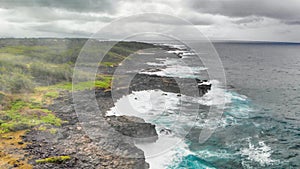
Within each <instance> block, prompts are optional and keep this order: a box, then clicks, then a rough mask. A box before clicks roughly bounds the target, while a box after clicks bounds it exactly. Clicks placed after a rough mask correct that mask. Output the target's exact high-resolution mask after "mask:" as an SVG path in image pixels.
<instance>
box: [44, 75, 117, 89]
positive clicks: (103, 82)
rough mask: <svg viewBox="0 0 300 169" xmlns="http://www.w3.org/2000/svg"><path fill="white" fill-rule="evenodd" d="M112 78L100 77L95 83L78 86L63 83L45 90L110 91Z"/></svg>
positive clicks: (82, 83)
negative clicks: (98, 89) (95, 89)
mask: <svg viewBox="0 0 300 169" xmlns="http://www.w3.org/2000/svg"><path fill="white" fill-rule="evenodd" d="M111 80H112V76H100V77H99V78H98V80H95V81H84V82H79V83H76V84H72V83H71V82H63V83H59V84H56V85H52V86H47V87H44V88H48V89H52V90H53V89H54V90H59V89H60V90H67V91H72V90H74V91H83V90H89V89H94V88H101V89H109V88H110V87H111Z"/></svg>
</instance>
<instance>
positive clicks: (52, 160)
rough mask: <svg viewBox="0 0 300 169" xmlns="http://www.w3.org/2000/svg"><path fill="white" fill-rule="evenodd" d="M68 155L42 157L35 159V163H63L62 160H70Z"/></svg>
mask: <svg viewBox="0 0 300 169" xmlns="http://www.w3.org/2000/svg"><path fill="white" fill-rule="evenodd" d="M70 159H71V157H70V156H54V157H48V158H44V159H39V160H35V162H36V163H63V162H64V161H67V160H70Z"/></svg>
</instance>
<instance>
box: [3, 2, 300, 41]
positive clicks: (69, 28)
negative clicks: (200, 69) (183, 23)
mask: <svg viewBox="0 0 300 169" xmlns="http://www.w3.org/2000/svg"><path fill="white" fill-rule="evenodd" d="M146 12H155V13H162V14H168V15H172V16H176V17H179V18H183V19H185V20H187V21H189V22H191V23H192V24H193V25H194V26H195V27H197V28H198V29H199V30H200V31H201V32H202V33H203V34H204V35H205V36H207V37H208V38H210V39H213V40H214V39H217V40H262V41H293V42H300V0H147V1H146V0H48V1H47V0H0V24H1V26H0V37H89V36H91V35H92V34H93V33H95V32H97V31H98V30H99V29H100V28H101V27H103V26H105V25H107V24H109V23H110V22H112V21H114V20H116V19H119V18H122V17H126V16H131V15H135V14H141V13H146ZM146 20H147V21H146V22H155V23H156V24H157V23H159V24H165V25H168V24H173V25H174V23H171V22H170V21H166V20H163V19H160V18H151V19H149V18H148V19H146ZM175 25H176V23H175Z"/></svg>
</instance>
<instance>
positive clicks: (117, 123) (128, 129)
mask: <svg viewBox="0 0 300 169" xmlns="http://www.w3.org/2000/svg"><path fill="white" fill-rule="evenodd" d="M107 122H108V123H109V124H110V125H111V126H112V127H113V128H115V130H116V131H118V132H120V133H122V134H123V135H125V136H129V137H133V138H139V140H140V141H155V140H157V138H158V136H157V133H156V130H155V125H153V124H151V123H146V122H145V121H144V120H143V119H141V118H138V117H133V116H107Z"/></svg>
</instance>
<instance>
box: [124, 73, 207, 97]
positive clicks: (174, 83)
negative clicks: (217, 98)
mask: <svg viewBox="0 0 300 169" xmlns="http://www.w3.org/2000/svg"><path fill="white" fill-rule="evenodd" d="M203 82H204V81H201V80H199V79H188V78H173V77H165V76H157V75H145V74H137V75H136V76H135V77H134V78H133V80H132V81H131V86H130V90H131V91H137V90H149V89H160V90H162V91H165V92H172V93H181V92H183V91H181V89H182V88H183V89H184V88H188V89H190V88H191V87H192V86H195V90H198V91H199V96H203V95H204V94H205V93H207V92H208V90H210V88H211V84H202V83H203ZM185 94H187V95H192V96H194V95H195V94H197V93H194V92H193V90H187V91H186V93H185Z"/></svg>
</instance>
